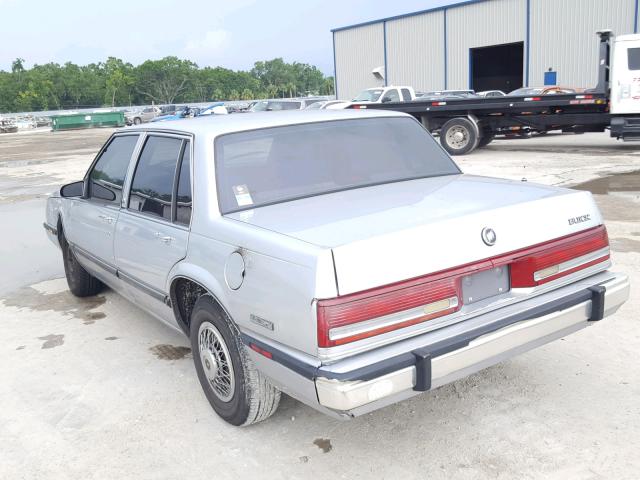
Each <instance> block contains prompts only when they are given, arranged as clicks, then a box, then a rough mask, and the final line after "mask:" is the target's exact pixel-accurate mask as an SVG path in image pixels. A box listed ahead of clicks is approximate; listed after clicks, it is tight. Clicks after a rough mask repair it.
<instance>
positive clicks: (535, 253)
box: [317, 225, 609, 348]
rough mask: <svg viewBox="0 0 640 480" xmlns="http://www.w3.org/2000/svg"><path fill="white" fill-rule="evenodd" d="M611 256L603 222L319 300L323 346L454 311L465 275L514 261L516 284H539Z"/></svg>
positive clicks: (512, 279)
mask: <svg viewBox="0 0 640 480" xmlns="http://www.w3.org/2000/svg"><path fill="white" fill-rule="evenodd" d="M608 259H609V238H608V236H607V230H606V228H605V227H604V225H601V226H599V227H594V228H591V229H589V230H586V231H583V232H580V233H577V234H573V235H570V236H566V237H562V238H559V239H555V240H551V241H548V242H544V243H541V244H538V245H534V246H531V247H527V248H524V249H522V250H517V251H514V252H510V253H507V254H503V255H498V256H496V257H492V258H489V259H485V260H480V261H478V262H473V263H470V264H466V265H462V266H460V267H456V268H452V269H449V270H444V271H441V272H437V273H433V274H430V275H426V276H424V277H419V278H415V279H412V280H406V281H404V282H400V283H396V284H393V285H388V286H385V287H379V288H375V289H372V290H367V291H364V292H358V293H353V294H350V295H345V296H342V297H338V298H332V299H325V300H318V302H317V322H318V346H319V347H321V348H326V347H334V346H337V345H343V344H346V343H350V342H354V341H357V340H362V339H364V338H368V337H372V336H375V335H381V334H383V333H387V332H390V331H393V330H397V329H400V328H404V327H408V326H411V325H415V324H418V323H421V322H425V321H428V320H433V319H435V318H438V317H443V316H445V315H450V314H452V313H454V312H457V311H458V310H460V308H461V307H462V303H463V302H462V295H461V290H462V288H461V281H462V278H463V277H464V276H466V275H469V274H472V273H476V272H480V271H483V270H487V269H489V268H495V267H500V266H509V270H510V275H511V276H510V285H511V288H527V287H535V286H537V285H541V284H543V283H547V282H550V281H552V280H555V279H557V278H560V277H563V276H565V275H569V274H571V273H573V272H576V271H578V270H582V269H585V268H588V267H590V266H592V265H595V264H597V263H601V262H604V261H606V260H608Z"/></svg>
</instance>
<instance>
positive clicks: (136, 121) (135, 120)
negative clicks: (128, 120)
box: [133, 117, 142, 125]
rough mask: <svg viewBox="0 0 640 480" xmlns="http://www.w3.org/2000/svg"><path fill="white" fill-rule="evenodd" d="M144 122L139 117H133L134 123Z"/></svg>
mask: <svg viewBox="0 0 640 480" xmlns="http://www.w3.org/2000/svg"><path fill="white" fill-rule="evenodd" d="M141 123H142V119H141V118H139V117H136V118H134V119H133V124H134V125H140V124H141Z"/></svg>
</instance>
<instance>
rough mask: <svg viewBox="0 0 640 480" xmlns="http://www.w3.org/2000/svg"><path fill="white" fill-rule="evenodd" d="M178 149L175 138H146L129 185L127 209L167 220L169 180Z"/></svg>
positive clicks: (174, 168)
mask: <svg viewBox="0 0 640 480" xmlns="http://www.w3.org/2000/svg"><path fill="white" fill-rule="evenodd" d="M181 148H182V140H181V139H179V138H171V137H159V136H150V137H149V138H147V140H146V142H145V144H144V147H143V149H142V153H141V154H140V159H139V160H138V165H137V167H136V171H135V173H134V175H133V181H132V183H131V193H130V194H129V209H130V210H134V211H137V212H141V213H145V214H147V215H151V216H157V217H161V218H164V219H166V220H169V221H170V220H171V201H172V198H173V180H174V177H175V172H176V164H177V162H178V156H179V154H180V151H181Z"/></svg>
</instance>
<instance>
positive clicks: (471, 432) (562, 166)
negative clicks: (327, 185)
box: [0, 129, 640, 480]
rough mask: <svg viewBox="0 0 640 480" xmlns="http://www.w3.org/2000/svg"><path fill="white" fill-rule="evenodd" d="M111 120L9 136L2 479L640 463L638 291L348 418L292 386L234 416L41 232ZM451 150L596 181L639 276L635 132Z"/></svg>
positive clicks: (625, 266)
mask: <svg viewBox="0 0 640 480" xmlns="http://www.w3.org/2000/svg"><path fill="white" fill-rule="evenodd" d="M110 134H111V130H108V129H100V130H85V131H77V132H66V133H62V132H57V133H50V132H44V133H34V134H31V135H13V134H5V135H2V136H0V218H1V219H3V222H2V223H3V231H4V238H5V241H4V242H2V243H0V258H1V259H2V266H3V270H4V273H5V275H3V277H2V279H0V338H2V340H1V341H0V445H2V447H1V448H0V478H7V479H9V478H10V479H17V478H47V479H76V478H77V479H90V478H95V479H113V478H145V479H146V478H149V479H156V478H158V479H160V478H162V479H164V478H187V477H191V478H194V477H195V478H197V477H204V476H205V475H206V476H209V477H214V478H217V479H227V478H229V479H232V478H233V479H236V478H245V477H247V478H249V477H250V478H256V477H257V478H274V479H282V478H310V477H323V478H347V479H354V478H389V479H395V478H406V479H413V478H423V479H424V478H429V479H440V478H442V479H448V478H456V479H496V478H497V479H513V478H535V479H537V478H545V479H547V478H553V479H556V478H557V479H563V480H564V479H567V478H569V479H637V478H639V477H640V456H638V451H639V449H640V369H639V368H638V352H639V351H640V326H639V325H638V319H637V312H638V309H639V308H640V295H639V294H638V290H637V289H636V288H632V292H631V299H630V300H629V302H628V303H627V304H626V305H624V306H623V307H622V308H621V309H620V311H619V312H618V313H617V314H616V315H615V316H613V317H611V318H609V319H607V320H606V321H604V322H601V323H600V324H597V325H595V326H593V327H591V328H588V329H585V330H582V331H581V332H578V333H577V334H575V335H572V336H570V337H567V338H566V339H562V340H560V341H557V342H554V343H551V344H549V345H546V346H544V347H541V348H539V349H537V350H534V351H532V352H529V353H527V354H524V355H522V356H519V357H517V358H514V359H512V360H510V361H507V362H504V363H502V364H500V365H497V366H495V367H492V368H489V369H486V370H484V371H482V372H479V373H477V374H475V375H473V376H471V377H469V378H466V379H464V380H461V381H458V382H455V383H453V384H451V385H448V386H445V387H442V388H439V389H437V390H435V391H433V392H429V393H426V394H424V395H421V396H419V397H415V398H413V399H411V400H409V401H405V402H403V403H400V404H397V405H393V406H390V407H387V408H385V409H383V410H380V411H377V412H374V413H372V414H369V415H366V416H364V417H360V418H357V419H355V420H351V421H349V422H341V421H336V420H333V419H331V418H328V417H326V416H323V415H322V414H319V413H317V412H316V411H314V410H312V409H311V408H308V407H306V406H304V405H302V404H300V403H298V402H296V401H294V400H292V399H291V398H288V397H285V398H283V401H282V403H281V405H280V409H279V410H278V412H277V413H276V414H275V415H274V417H272V418H271V419H270V420H268V421H266V422H263V423H261V424H258V425H256V426H254V427H250V428H246V429H238V428H234V427H231V426H229V425H227V424H225V423H224V422H223V421H221V420H219V419H218V417H217V416H216V415H215V414H214V413H213V411H212V410H211V409H210V407H209V405H208V403H207V401H206V399H205V398H204V395H203V394H202V393H201V389H200V386H199V384H198V381H197V378H196V375H195V371H194V369H193V364H192V360H191V353H190V350H189V348H188V342H187V340H186V339H185V338H184V337H182V336H180V335H179V334H178V333H176V332H174V331H172V330H170V329H169V328H168V327H165V326H163V325H162V324H160V323H159V322H157V321H155V320H154V319H152V318H151V317H150V316H148V315H146V314H145V313H143V312H142V311H140V310H139V309H137V308H136V307H135V306H134V305H132V304H130V303H128V302H127V301H125V300H123V299H122V298H120V297H119V296H117V295H115V294H114V293H112V292H109V291H106V292H104V293H103V294H101V295H99V296H97V297H95V298H91V299H87V300H80V299H76V298H74V297H72V296H71V295H70V294H69V292H68V291H67V288H66V284H65V281H64V279H63V278H62V277H63V270H62V262H61V258H60V254H59V252H58V251H57V250H56V249H55V248H54V247H53V246H52V245H51V244H50V243H48V241H47V239H46V237H45V234H44V232H43V231H42V227H41V224H42V220H43V213H44V201H45V194H46V193H47V192H50V191H52V190H54V189H55V188H56V185H58V184H60V183H64V182H68V181H73V180H76V179H79V178H80V177H81V176H82V174H83V172H84V170H85V169H86V167H87V165H88V164H89V162H90V161H91V159H92V157H93V155H94V154H95V152H96V150H97V149H98V148H99V146H100V145H101V144H102V143H103V141H104V140H105V139H106V138H107V137H108V136H109V135H110ZM456 160H457V161H458V163H459V165H460V166H461V167H462V169H463V170H464V171H465V172H467V173H475V174H481V175H493V176H503V177H508V178H515V179H521V178H526V179H527V181H536V182H541V183H546V184H552V185H576V184H581V188H586V189H590V190H592V191H593V192H596V193H597V195H596V199H597V201H598V203H599V204H600V206H601V207H602V209H603V212H604V215H605V218H606V219H607V225H608V228H609V234H610V237H611V244H612V249H613V254H612V255H613V261H614V264H615V269H616V270H618V271H623V272H625V273H627V274H628V275H629V276H630V277H631V281H632V283H633V285H638V284H640V269H639V268H638V267H639V265H640V208H639V206H640V192H639V191H640V174H638V173H637V172H638V171H640V145H637V144H623V143H619V142H616V141H614V140H611V139H609V138H608V137H607V136H606V135H605V134H585V135H579V136H577V135H576V136H574V135H557V136H554V135H547V136H545V137H544V138H543V137H538V138H533V139H529V140H498V141H495V142H494V143H492V144H491V145H490V146H489V147H487V148H486V149H483V150H480V151H477V152H475V153H474V154H472V155H469V156H466V157H462V158H457V159H456ZM629 172H636V173H635V174H634V173H629Z"/></svg>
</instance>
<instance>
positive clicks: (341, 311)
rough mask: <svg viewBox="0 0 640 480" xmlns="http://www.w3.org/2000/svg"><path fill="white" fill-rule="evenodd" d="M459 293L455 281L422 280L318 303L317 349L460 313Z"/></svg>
mask: <svg viewBox="0 0 640 480" xmlns="http://www.w3.org/2000/svg"><path fill="white" fill-rule="evenodd" d="M437 277H441V275H437ZM437 277H436V278H437ZM459 290H460V282H459V278H458V277H453V276H451V277H448V278H437V279H431V278H430V277H422V278H421V279H420V281H419V283H416V282H415V281H408V282H403V283H401V284H396V285H394V286H391V287H383V288H380V289H374V290H369V291H367V292H362V293H356V294H352V295H346V296H344V297H339V298H335V299H329V300H319V301H318V346H320V347H333V346H335V345H342V344H344V343H348V342H353V341H356V340H361V339H363V338H367V337H371V336H374V335H380V334H382V333H386V332H389V331H391V330H396V329H398V328H403V327H408V326H410V325H415V324H416V323H420V322H424V321H426V320H431V319H433V318H436V317H441V316H444V315H448V314H450V313H453V312H455V311H457V310H459V309H460V306H461V305H460V303H461V302H460V301H459V294H458V292H459Z"/></svg>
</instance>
